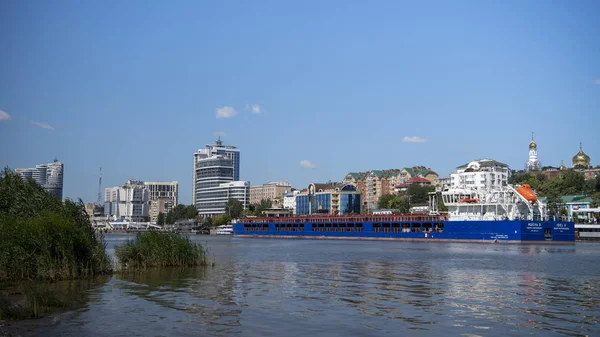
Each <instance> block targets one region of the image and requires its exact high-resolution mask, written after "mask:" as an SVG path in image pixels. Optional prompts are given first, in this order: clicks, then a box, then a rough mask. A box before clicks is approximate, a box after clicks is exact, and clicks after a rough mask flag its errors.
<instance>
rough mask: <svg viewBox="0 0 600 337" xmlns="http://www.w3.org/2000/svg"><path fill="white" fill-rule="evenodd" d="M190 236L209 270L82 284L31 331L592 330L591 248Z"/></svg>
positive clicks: (598, 283)
mask: <svg viewBox="0 0 600 337" xmlns="http://www.w3.org/2000/svg"><path fill="white" fill-rule="evenodd" d="M201 239H202V240H203V241H207V243H208V245H209V246H210V247H211V251H212V252H213V254H214V255H215V263H216V264H215V266H214V267H208V268H194V269H183V270H182V269H153V270H148V271H145V272H143V273H121V274H117V275H115V276H114V277H112V279H110V281H109V282H108V283H106V284H104V285H103V286H100V287H99V288H94V289H91V290H89V291H88V292H87V295H86V299H85V301H87V304H86V305H85V307H84V308H83V307H82V309H80V310H74V311H69V312H66V313H62V314H59V315H57V316H56V317H57V319H58V321H59V322H61V323H60V324H53V323H52V322H46V323H45V324H47V325H46V326H44V325H43V324H42V325H40V328H38V330H35V329H34V330H31V331H34V332H36V333H41V332H43V335H46V336H63V335H74V336H79V335H85V336H111V337H114V336H129V335H136V334H137V335H154V336H181V335H184V336H185V335H195V336H197V335H202V336H205V335H206V336H230V335H244V336H268V335H272V336H281V335H285V336H306V335H311V337H314V336H347V335H361V336H363V335H364V336H369V335H382V334H394V335H397V334H402V335H465V336H469V335H485V336H510V335H515V336H520V335H523V334H542V335H545V334H549V333H551V334H558V335H600V328H598V320H599V317H600V293H599V290H598V289H600V288H599V287H600V272H599V270H598V269H597V268H594V267H593V266H594V263H596V261H597V260H598V259H599V258H600V245H596V246H589V245H588V246H583V248H580V247H579V246H576V247H575V248H573V247H568V248H564V247H548V246H519V245H514V246H508V245H473V244H426V243H394V242H327V243H326V244H324V242H322V241H299V240H259V239H248V240H241V239H239V240H238V239H231V238H213V237H211V238H207V237H202V238H201ZM109 244H110V243H109ZM36 324H37V323H36ZM24 335H27V334H24Z"/></svg>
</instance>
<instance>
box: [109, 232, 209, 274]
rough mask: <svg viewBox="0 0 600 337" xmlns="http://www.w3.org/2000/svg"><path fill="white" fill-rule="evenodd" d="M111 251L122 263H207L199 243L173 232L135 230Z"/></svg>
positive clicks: (135, 265)
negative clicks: (133, 234)
mask: <svg viewBox="0 0 600 337" xmlns="http://www.w3.org/2000/svg"><path fill="white" fill-rule="evenodd" d="M115 255H116V256H117V258H118V260H119V263H120V264H121V266H123V267H127V268H133V269H140V268H142V269H143V268H148V267H184V266H199V265H206V264H207V254H206V251H205V250H204V248H203V247H202V246H201V245H200V244H196V243H193V242H192V241H191V240H190V239H189V237H187V236H182V235H179V234H175V233H160V232H144V233H138V234H137V235H136V237H135V239H134V240H129V241H127V242H126V243H124V244H123V245H121V246H118V247H116V248H115Z"/></svg>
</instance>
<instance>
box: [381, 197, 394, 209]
mask: <svg viewBox="0 0 600 337" xmlns="http://www.w3.org/2000/svg"><path fill="white" fill-rule="evenodd" d="M394 197H395V195H393V194H384V195H382V196H381V197H379V202H378V203H377V208H378V209H386V208H389V202H390V201H391V200H393V199H394Z"/></svg>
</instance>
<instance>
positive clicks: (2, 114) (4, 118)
mask: <svg viewBox="0 0 600 337" xmlns="http://www.w3.org/2000/svg"><path fill="white" fill-rule="evenodd" d="M9 119H10V115H9V114H8V113H7V112H4V111H2V110H0V121H7V120H9Z"/></svg>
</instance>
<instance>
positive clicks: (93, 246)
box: [0, 170, 113, 281]
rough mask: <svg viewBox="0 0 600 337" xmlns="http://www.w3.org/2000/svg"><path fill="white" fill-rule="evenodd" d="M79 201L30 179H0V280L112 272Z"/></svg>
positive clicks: (10, 176)
mask: <svg viewBox="0 0 600 337" xmlns="http://www.w3.org/2000/svg"><path fill="white" fill-rule="evenodd" d="M105 248H106V246H105V243H104V240H103V237H102V236H98V235H97V234H95V232H94V230H93V228H92V225H91V223H90V221H89V217H88V216H87V214H86V212H85V206H84V204H83V202H82V201H81V200H79V201H78V202H73V201H71V200H66V201H64V202H62V201H60V200H57V199H55V198H54V197H52V196H51V195H49V194H47V193H46V192H45V191H44V190H43V189H42V188H41V187H39V185H37V184H36V183H35V182H34V181H33V180H31V179H29V180H23V179H21V178H20V177H19V176H18V174H16V173H14V172H11V171H9V170H5V171H4V176H3V177H1V178H0V281H15V280H32V279H39V280H51V281H56V280H63V279H75V278H85V277H91V276H94V275H100V274H107V273H111V272H112V269H113V268H112V261H111V259H110V258H109V257H108V255H107V254H106V249H105Z"/></svg>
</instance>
